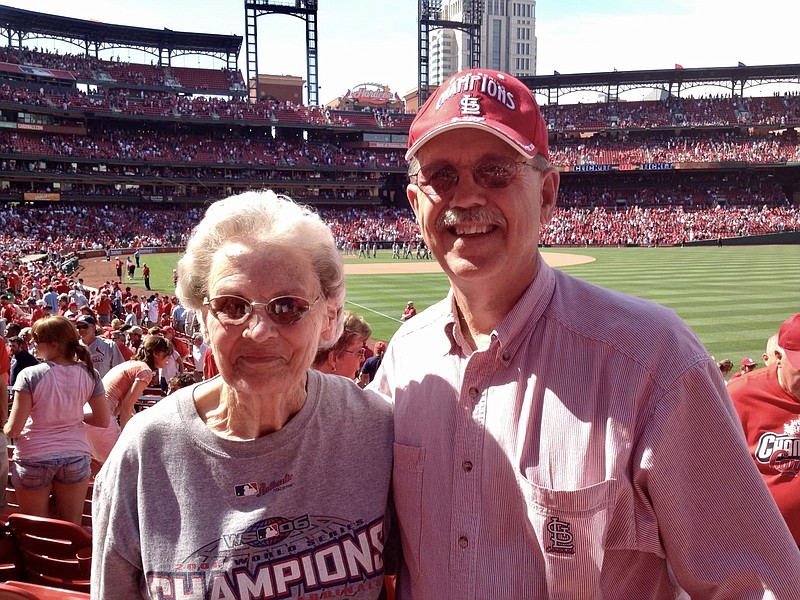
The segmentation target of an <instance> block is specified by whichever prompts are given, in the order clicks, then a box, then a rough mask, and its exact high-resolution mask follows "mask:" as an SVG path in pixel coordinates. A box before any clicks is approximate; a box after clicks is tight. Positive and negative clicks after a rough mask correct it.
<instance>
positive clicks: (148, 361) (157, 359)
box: [86, 335, 172, 467]
mask: <svg viewBox="0 0 800 600" xmlns="http://www.w3.org/2000/svg"><path fill="white" fill-rule="evenodd" d="M171 353H172V344H170V342H169V340H167V339H165V338H163V337H161V336H160V335H149V336H147V337H146V338H144V340H143V341H142V343H141V344H140V345H139V348H138V349H137V350H136V353H135V354H134V355H133V356H132V357H131V360H127V361H125V362H123V363H120V364H118V365H117V366H115V367H112V368H111V370H110V371H109V372H108V373H106V374H105V375H104V376H103V387H104V388H105V390H106V403H107V404H108V409H109V411H110V412H111V417H112V418H111V421H110V422H109V424H108V425H107V426H106V427H87V428H86V437H87V438H88V440H89V447H90V448H91V453H92V458H93V459H94V460H95V461H96V464H95V467H97V466H99V465H102V464H103V463H104V462H105V461H106V460H107V459H108V455H109V453H110V452H111V449H112V448H113V447H114V444H116V442H117V439H118V438H119V434H120V431H122V429H123V428H124V427H125V425H126V424H127V423H128V421H130V419H131V417H132V416H133V413H134V404H135V403H136V401H137V400H138V399H139V396H141V395H142V393H143V392H144V390H145V388H147V387H148V386H149V385H150V382H151V380H152V379H153V375H154V374H156V373H158V370H159V369H161V368H163V367H164V365H165V364H166V362H167V357H168V356H169V355H170V354H171Z"/></svg>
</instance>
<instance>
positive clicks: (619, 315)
mask: <svg viewBox="0 0 800 600" xmlns="http://www.w3.org/2000/svg"><path fill="white" fill-rule="evenodd" d="M408 144H409V148H408V152H407V154H406V158H407V159H409V161H410V166H409V176H410V182H411V183H410V185H409V186H408V188H407V195H408V199H409V202H410V203H411V206H412V208H413V209H414V212H415V214H416V216H417V220H418V222H419V225H420V228H421V230H422V233H423V236H424V239H425V242H426V243H427V244H428V246H429V247H430V249H431V251H432V252H433V254H434V256H435V257H436V259H437V260H438V262H439V264H440V265H441V266H442V268H443V270H444V271H445V273H446V274H447V277H448V278H449V280H450V284H451V291H450V293H449V294H448V296H447V298H445V299H444V300H442V301H441V302H439V303H438V304H435V305H434V306H432V307H430V308H429V309H427V310H425V311H423V312H420V313H419V314H418V315H417V316H415V317H414V318H413V319H410V320H409V321H408V322H407V323H404V324H403V325H402V327H401V328H400V330H399V331H398V333H397V334H396V335H395V337H394V338H393V339H392V341H391V344H390V345H389V348H388V351H387V354H386V356H385V357H384V359H383V363H382V366H381V368H380V369H379V371H378V373H377V376H376V383H375V384H374V385H375V386H376V387H377V388H378V389H379V390H381V391H382V392H383V393H385V394H388V395H389V396H390V397H391V398H392V401H393V402H394V418H395V444H394V469H393V492H394V501H395V505H396V508H397V515H398V521H399V530H400V538H401V542H402V547H403V561H402V563H401V566H400V572H399V576H398V587H399V590H398V592H399V593H398V597H402V598H404V599H408V598H411V599H413V600H427V599H434V598H436V599H439V598H454V599H455V598H457V599H468V598H469V599H481V598H559V599H562V600H563V599H576V600H588V599H599V598H603V599H605V600H608V599H622V598H637V599H645V600H646V599H658V600H661V599H667V598H670V599H672V598H678V597H686V596H685V595H684V594H685V593H687V594H688V595H689V596H691V597H693V598H704V599H705V598H714V599H722V598H728V599H732V598H737V599H743V598H762V597H763V598H782V599H786V600H788V599H790V598H796V597H797V590H800V553H799V552H798V549H797V546H796V544H795V543H794V542H793V540H792V538H791V535H790V533H789V531H788V529H787V527H786V525H785V523H784V522H783V519H782V518H781V515H780V513H779V512H778V511H777V509H776V506H775V503H774V502H773V500H772V498H771V497H770V494H769V492H768V490H767V489H766V487H765V485H764V483H763V481H762V480H761V478H760V476H759V474H758V472H757V470H756V469H755V467H754V465H753V461H752V459H750V457H749V454H748V449H747V446H746V443H745V440H744V437H743V435H742V432H741V427H740V425H739V423H738V420H737V418H736V414H735V412H734V411H733V409H732V407H731V404H730V400H729V398H728V396H727V393H726V388H725V383H724V381H723V380H722V377H721V376H720V373H719V369H718V368H717V365H716V363H715V362H714V361H713V359H712V358H711V357H710V356H709V355H708V353H707V352H706V350H705V349H704V348H703V346H702V345H701V343H700V342H699V341H698V340H697V338H696V337H695V336H694V334H693V333H692V332H691V330H690V329H689V328H688V327H687V326H686V325H685V324H684V323H683V322H682V321H681V320H680V319H679V318H678V317H677V316H676V315H675V314H674V313H673V312H672V311H670V310H668V309H666V308H664V307H662V306H659V305H656V304H653V303H650V302H647V301H644V300H640V299H638V298H634V297H630V296H626V295H623V294H619V293H616V292H612V291H609V290H606V289H602V288H599V287H596V286H593V285H590V284H588V283H585V282H583V281H581V280H578V279H575V278H573V277H570V276H568V275H565V274H564V273H562V272H559V271H555V270H553V269H551V268H550V267H548V266H547V264H546V263H545V262H544V260H542V258H541V256H540V254H539V251H538V241H539V235H538V234H539V228H540V227H543V226H546V225H547V223H548V222H549V220H550V218H551V216H552V213H553V208H554V206H555V203H556V197H557V193H558V186H559V173H558V171H557V170H556V169H554V168H553V167H552V166H551V165H550V164H549V160H548V134H547V125H546V124H545V122H544V120H543V119H542V116H541V114H540V112H539V108H538V106H537V105H536V101H535V100H534V97H533V95H532V94H531V92H530V91H529V90H528V89H527V88H526V87H525V86H524V85H523V84H522V83H521V82H520V81H518V80H516V79H514V78H513V77H511V76H509V75H506V74H504V73H499V72H496V71H489V70H483V69H474V70H470V71H465V72H462V73H459V74H457V75H455V76H453V77H452V78H450V79H449V80H448V81H446V82H445V83H444V84H443V85H442V86H441V87H440V88H439V89H438V90H437V91H436V93H435V94H434V95H433V96H432V97H431V98H430V100H429V101H428V102H427V104H426V105H425V106H424V107H423V108H422V110H421V111H420V112H419V113H418V114H417V116H416V118H415V120H414V122H413V123H412V125H411V129H410V132H409V140H408Z"/></svg>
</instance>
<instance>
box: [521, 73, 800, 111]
mask: <svg viewBox="0 0 800 600" xmlns="http://www.w3.org/2000/svg"><path fill="white" fill-rule="evenodd" d="M519 79H520V80H521V81H522V82H523V83H525V85H527V86H528V87H529V88H530V89H531V90H533V92H534V93H536V94H541V95H543V96H545V97H547V102H548V104H558V101H559V99H560V98H561V97H562V96H565V95H567V94H571V93H573V92H578V91H591V92H597V93H600V94H604V95H605V96H606V98H608V99H609V101H611V102H613V101H615V100H618V99H619V97H620V94H622V93H624V92H627V91H630V90H635V89H643V88H648V89H656V90H663V91H665V92H667V93H669V94H670V95H675V96H680V95H681V92H682V91H686V90H689V89H692V88H695V87H700V86H716V87H721V88H723V89H725V90H727V91H728V92H729V93H730V94H731V95H733V96H743V95H744V92H745V90H750V89H752V88H755V87H758V86H761V85H769V84H776V83H796V84H797V85H798V90H800V64H791V65H758V66H753V67H748V66H746V65H744V64H742V63H739V66H736V67H703V68H690V69H684V68H679V67H677V66H676V68H674V69H657V70H652V71H610V72H601V73H572V74H561V73H558V72H555V73H553V75H536V76H533V77H520V78H519Z"/></svg>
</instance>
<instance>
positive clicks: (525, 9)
mask: <svg viewBox="0 0 800 600" xmlns="http://www.w3.org/2000/svg"><path fill="white" fill-rule="evenodd" d="M468 2H469V0H444V1H443V2H442V10H441V14H440V18H441V19H443V20H447V21H463V14H464V12H463V11H464V8H465V3H468ZM483 7H484V11H483V18H482V21H481V64H480V66H481V67H484V68H487V69H495V70H497V71H505V72H507V73H511V74H512V75H516V76H528V75H536V0H484V2H483ZM469 61H470V44H469V34H467V33H466V32H464V31H460V30H457V29H434V30H432V31H431V39H430V63H429V64H430V72H429V73H430V83H431V85H439V84H440V83H442V81H444V80H445V79H446V78H447V77H449V76H450V75H452V74H453V73H457V72H458V71H461V70H463V69H467V68H469V66H470V63H469Z"/></svg>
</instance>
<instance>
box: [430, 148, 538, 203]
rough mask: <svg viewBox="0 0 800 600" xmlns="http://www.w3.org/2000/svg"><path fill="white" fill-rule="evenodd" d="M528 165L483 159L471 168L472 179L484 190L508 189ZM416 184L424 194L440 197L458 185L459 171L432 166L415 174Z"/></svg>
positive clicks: (446, 167)
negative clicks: (523, 167)
mask: <svg viewBox="0 0 800 600" xmlns="http://www.w3.org/2000/svg"><path fill="white" fill-rule="evenodd" d="M526 164H528V163H526V162H524V161H521V162H518V161H515V160H514V159H513V158H508V157H491V158H484V159H481V160H479V161H478V162H476V163H475V164H474V165H473V166H472V178H473V180H474V181H475V183H477V184H478V185H479V186H481V187H482V188H486V189H501V188H505V187H508V186H509V185H511V183H512V182H513V181H514V180H515V179H516V178H517V175H518V174H519V169H520V168H521V166H522V165H526ZM416 175H417V178H418V179H417V182H418V185H419V186H420V187H421V188H422V190H423V191H424V192H426V193H433V194H436V195H438V196H442V195H444V194H447V193H448V192H450V191H451V190H452V189H453V188H455V186H456V184H458V179H459V171H458V169H457V168H456V167H454V166H453V165H450V164H446V163H445V164H434V165H431V166H426V167H423V168H421V169H420V170H419V171H418V172H417V174H416Z"/></svg>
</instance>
